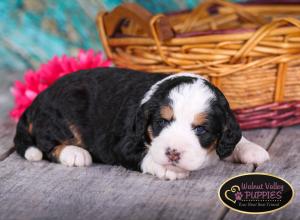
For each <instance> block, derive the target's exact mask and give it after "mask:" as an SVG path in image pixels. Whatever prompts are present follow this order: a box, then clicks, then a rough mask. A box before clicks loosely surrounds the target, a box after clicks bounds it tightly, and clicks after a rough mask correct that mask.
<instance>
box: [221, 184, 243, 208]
mask: <svg viewBox="0 0 300 220" xmlns="http://www.w3.org/2000/svg"><path fill="white" fill-rule="evenodd" d="M236 191H241V189H240V187H239V186H237V185H234V186H232V187H231V189H230V190H229V189H228V190H226V191H225V197H226V199H228V200H229V201H231V202H233V203H234V204H235V203H236V200H233V199H231V198H229V196H228V194H229V193H231V192H232V193H235V192H236Z"/></svg>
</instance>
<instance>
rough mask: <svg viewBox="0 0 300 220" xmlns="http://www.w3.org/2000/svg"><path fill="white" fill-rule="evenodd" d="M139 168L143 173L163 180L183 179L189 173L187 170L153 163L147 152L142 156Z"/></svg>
mask: <svg viewBox="0 0 300 220" xmlns="http://www.w3.org/2000/svg"><path fill="white" fill-rule="evenodd" d="M141 170H142V172H143V173H149V174H152V175H154V176H157V177H158V178H159V179H164V180H176V179H183V178H186V177H187V176H188V175H189V172H188V171H184V170H182V169H178V168H175V167H166V166H163V165H160V164H158V163H155V162H154V161H153V160H152V158H151V156H150V155H149V154H147V155H146V156H145V157H144V159H143V161H142V165H141Z"/></svg>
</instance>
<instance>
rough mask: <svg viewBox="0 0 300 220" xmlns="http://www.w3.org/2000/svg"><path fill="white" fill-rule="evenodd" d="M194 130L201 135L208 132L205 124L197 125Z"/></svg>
mask: <svg viewBox="0 0 300 220" xmlns="http://www.w3.org/2000/svg"><path fill="white" fill-rule="evenodd" d="M194 130H195V133H196V135H197V136H200V135H202V134H205V133H206V130H205V128H204V127H203V126H197V127H195V128H194Z"/></svg>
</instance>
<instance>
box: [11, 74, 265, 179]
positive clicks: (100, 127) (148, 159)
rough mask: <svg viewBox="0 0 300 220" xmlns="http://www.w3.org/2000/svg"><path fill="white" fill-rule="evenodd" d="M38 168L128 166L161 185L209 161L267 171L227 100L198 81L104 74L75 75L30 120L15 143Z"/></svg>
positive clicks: (43, 98)
mask: <svg viewBox="0 0 300 220" xmlns="http://www.w3.org/2000/svg"><path fill="white" fill-rule="evenodd" d="M14 142H15V146H16V149H17V152H18V153H19V154H20V155H22V156H24V157H25V158H26V159H27V160H30V161H39V160H41V159H43V158H44V159H48V160H50V161H55V162H59V163H62V164H64V165H67V166H88V165H91V163H92V161H93V162H99V163H105V164H112V165H121V166H124V167H126V168H128V169H132V170H138V171H141V172H143V173H149V174H152V175H155V176H157V177H159V178H161V179H170V180H174V179H180V178H185V177H187V176H188V174H189V172H190V171H193V170H198V169H199V168H200V167H201V165H203V162H204V161H205V159H206V158H207V157H208V154H209V153H212V152H216V153H217V154H218V156H219V157H220V158H221V159H226V160H230V161H232V162H241V163H254V164H260V163H263V162H264V161H266V160H268V159H269V155H268V153H267V151H265V150H264V149H263V148H262V147H260V146H258V145H256V144H254V143H252V142H249V141H248V140H246V139H245V138H244V137H242V134H241V130H240V127H239V125H238V123H237V121H236V119H235V117H234V115H233V113H232V111H231V110H230V108H229V105H228V102H227V100H226V99H225V97H224V95H223V94H222V93H221V92H220V91H219V90H218V89H217V88H216V87H214V86H213V85H211V84H210V83H209V82H208V81H206V80H205V79H203V78H202V77H200V76H197V75H194V74H186V73H182V74H175V75H167V74H147V73H143V72H137V71H133V70H127V69H118V68H97V69H91V70H83V71H79V72H76V73H72V74H70V75H67V76H65V77H63V78H61V79H59V80H57V82H55V83H54V84H53V85H52V86H51V87H49V88H48V89H47V90H46V91H44V92H42V93H41V94H40V95H39V96H38V97H37V98H36V99H35V100H34V102H33V104H32V105H31V106H30V107H29V108H28V109H27V110H26V111H25V112H24V114H23V116H22V117H21V119H20V121H19V123H18V126H17V133H16V137H15V139H14Z"/></svg>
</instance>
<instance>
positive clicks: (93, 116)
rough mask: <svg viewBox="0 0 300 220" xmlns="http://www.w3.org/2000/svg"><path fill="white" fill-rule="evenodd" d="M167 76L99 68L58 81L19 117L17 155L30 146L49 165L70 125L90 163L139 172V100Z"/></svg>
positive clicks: (69, 134)
mask: <svg viewBox="0 0 300 220" xmlns="http://www.w3.org/2000/svg"><path fill="white" fill-rule="evenodd" d="M166 76H168V75H166V74H146V73H141V72H137V71H133V70H126V69H116V68H102V69H101V68H98V69H91V70H84V71H79V72H76V73H72V74H70V75H67V76H65V77H62V78H61V79H59V80H58V81H57V82H55V83H54V84H53V85H52V86H51V87H49V88H48V89H47V90H45V91H44V92H43V93H41V94H40V95H39V96H38V97H37V98H36V99H35V100H34V102H33V103H32V105H31V106H30V107H29V108H28V109H27V111H26V112H25V113H24V114H23V116H22V117H21V119H20V121H19V123H18V128H17V134H16V137H15V139H14V142H15V146H16V149H17V152H18V153H19V154H20V155H22V156H24V153H25V151H26V149H27V148H28V147H29V146H33V145H34V146H36V147H38V148H39V149H40V150H41V151H42V152H43V154H44V155H43V156H44V158H45V159H49V160H52V161H53V160H54V158H53V156H52V150H53V148H54V147H55V146H57V145H59V144H61V143H63V142H64V141H66V140H70V139H72V138H74V137H73V134H72V132H71V131H70V129H69V125H70V124H73V125H75V126H76V127H77V128H78V130H79V132H80V133H81V136H82V139H83V143H84V147H85V148H86V149H87V150H88V151H89V152H90V153H91V155H92V157H93V161H94V162H101V163H107V164H118V165H122V166H124V167H127V168H130V169H134V170H138V169H139V162H140V161H141V159H142V157H143V154H144V151H145V146H144V140H143V138H141V137H143V136H144V135H143V134H144V132H145V131H144V127H145V126H146V121H145V116H144V112H143V109H142V108H141V107H140V102H141V100H142V98H143V96H144V94H145V93H146V92H147V91H148V90H149V89H150V87H151V86H152V85H153V84H154V83H155V82H157V81H159V80H161V79H162V78H164V77H166ZM30 123H32V127H33V130H32V134H31V135H30V134H29V132H28V129H29V124H30Z"/></svg>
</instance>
